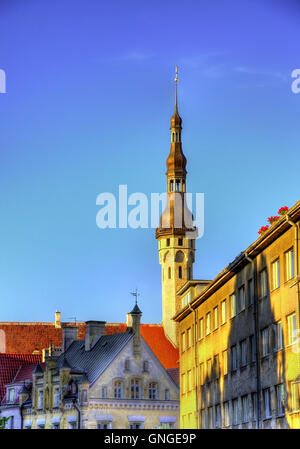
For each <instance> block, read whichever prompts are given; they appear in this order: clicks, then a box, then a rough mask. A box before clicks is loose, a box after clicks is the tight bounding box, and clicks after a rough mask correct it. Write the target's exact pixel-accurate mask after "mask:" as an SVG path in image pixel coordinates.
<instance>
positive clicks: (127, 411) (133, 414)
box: [22, 305, 179, 429]
mask: <svg viewBox="0 0 300 449" xmlns="http://www.w3.org/2000/svg"><path fill="white" fill-rule="evenodd" d="M129 318H130V319H131V322H130V323H129V324H130V325H129V326H128V328H127V330H126V331H125V332H120V333H116V334H112V335H105V322H99V321H89V322H87V323H86V336H85V339H84V340H77V335H76V328H75V327H72V328H67V330H68V331H67V333H65V334H64V341H63V352H62V353H61V355H60V356H58V357H57V356H48V357H47V356H46V360H45V369H42V368H41V366H40V365H37V367H36V369H35V371H34V373H33V385H32V393H31V395H30V396H29V395H28V397H27V398H26V400H25V401H24V403H23V405H22V416H23V428H32V429H37V428H45V429H55V428H60V429H68V428H87V429H88V428H89V429H96V428H99V429H126V428H127V429H130V428H131V429H137V428H150V429H151V428H179V387H178V385H177V384H176V382H175V378H174V375H173V374H174V373H172V372H168V371H167V370H166V369H165V368H164V367H163V365H162V364H161V363H160V361H159V360H158V358H157V357H156V356H155V354H154V353H153V352H152V350H151V349H150V347H149V346H148V345H147V343H146V341H145V340H144V339H143V337H142V336H141V333H140V318H141V312H140V310H139V308H138V306H137V305H136V306H135V307H134V309H133V311H132V312H131V313H130V315H129Z"/></svg>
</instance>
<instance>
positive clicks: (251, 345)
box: [250, 335, 256, 362]
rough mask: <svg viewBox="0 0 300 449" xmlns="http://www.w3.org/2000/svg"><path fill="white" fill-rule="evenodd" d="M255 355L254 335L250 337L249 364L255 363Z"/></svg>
mask: <svg viewBox="0 0 300 449" xmlns="http://www.w3.org/2000/svg"><path fill="white" fill-rule="evenodd" d="M255 353H256V349H255V340H254V335H250V361H251V362H255V359H256V357H255Z"/></svg>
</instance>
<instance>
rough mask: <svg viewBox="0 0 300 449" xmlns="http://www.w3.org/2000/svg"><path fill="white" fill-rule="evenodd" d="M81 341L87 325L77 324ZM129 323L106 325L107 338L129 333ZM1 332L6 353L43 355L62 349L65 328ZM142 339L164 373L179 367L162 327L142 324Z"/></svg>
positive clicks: (16, 327) (8, 327)
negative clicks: (43, 350) (56, 347)
mask: <svg viewBox="0 0 300 449" xmlns="http://www.w3.org/2000/svg"><path fill="white" fill-rule="evenodd" d="M62 324H63V325H64V326H74V323H62ZM76 325H77V326H78V339H79V340H83V339H84V338H85V327H86V326H85V323H84V322H79V323H76ZM126 328H127V326H126V323H107V324H106V326H105V333H106V334H107V335H111V334H116V333H119V332H125V331H126ZM0 329H2V330H3V331H4V332H5V336H6V353H20V354H21V353H28V354H32V353H33V352H34V351H39V352H40V353H41V351H42V349H44V348H48V347H49V346H50V344H51V343H52V344H54V345H55V346H58V347H60V346H61V345H62V328H56V327H55V325H54V323H18V322H12V323H0ZM141 335H142V337H143V338H144V339H145V341H146V342H147V344H148V345H149V346H150V348H151V350H152V351H153V352H154V354H155V355H156V357H157V358H158V359H159V360H160V362H161V364H162V365H163V366H164V368H165V369H168V368H176V367H178V366H179V365H178V360H179V353H178V349H176V348H175V347H174V346H173V345H172V343H171V342H170V341H169V340H168V339H167V338H166V336H165V333H164V330H163V327H162V325H160V324H141Z"/></svg>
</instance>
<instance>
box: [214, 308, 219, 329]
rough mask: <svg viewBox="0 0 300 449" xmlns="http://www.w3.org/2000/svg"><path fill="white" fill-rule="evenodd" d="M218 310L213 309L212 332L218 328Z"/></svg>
mask: <svg viewBox="0 0 300 449" xmlns="http://www.w3.org/2000/svg"><path fill="white" fill-rule="evenodd" d="M218 312H219V309H218V306H217V307H215V308H214V330H216V329H218V326H219V313H218Z"/></svg>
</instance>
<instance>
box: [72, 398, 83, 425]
mask: <svg viewBox="0 0 300 449" xmlns="http://www.w3.org/2000/svg"><path fill="white" fill-rule="evenodd" d="M73 405H74V407H75V408H76V410H77V413H78V429H80V420H81V412H80V408H79V407H78V405H77V403H76V399H74V400H73Z"/></svg>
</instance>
